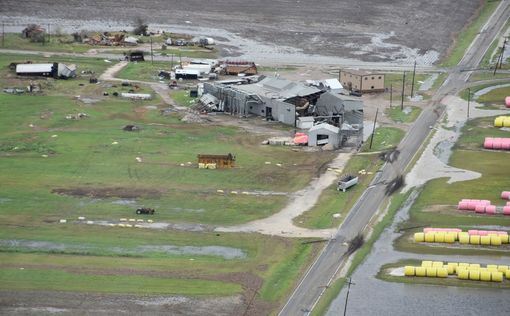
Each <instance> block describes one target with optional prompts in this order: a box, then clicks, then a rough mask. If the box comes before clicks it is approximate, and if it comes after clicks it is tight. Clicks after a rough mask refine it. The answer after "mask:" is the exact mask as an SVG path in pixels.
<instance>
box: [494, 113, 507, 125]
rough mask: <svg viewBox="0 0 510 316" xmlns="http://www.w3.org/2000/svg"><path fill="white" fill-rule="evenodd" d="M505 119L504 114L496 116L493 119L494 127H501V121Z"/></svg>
mask: <svg viewBox="0 0 510 316" xmlns="http://www.w3.org/2000/svg"><path fill="white" fill-rule="evenodd" d="M504 121H505V117H504V116H498V117H496V118H495V119H494V127H503V122H504Z"/></svg>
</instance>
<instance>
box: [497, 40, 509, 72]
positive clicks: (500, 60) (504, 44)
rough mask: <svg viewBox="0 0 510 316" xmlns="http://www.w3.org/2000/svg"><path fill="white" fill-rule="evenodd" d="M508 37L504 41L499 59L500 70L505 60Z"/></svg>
mask: <svg viewBox="0 0 510 316" xmlns="http://www.w3.org/2000/svg"><path fill="white" fill-rule="evenodd" d="M507 39H508V38H507V37H505V40H504V41H503V48H501V57H500V59H499V69H501V67H502V66H503V58H505V46H506V41H507Z"/></svg>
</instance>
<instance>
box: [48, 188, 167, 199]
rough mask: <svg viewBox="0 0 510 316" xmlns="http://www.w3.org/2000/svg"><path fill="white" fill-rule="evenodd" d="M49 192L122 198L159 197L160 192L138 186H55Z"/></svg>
mask: <svg viewBox="0 0 510 316" xmlns="http://www.w3.org/2000/svg"><path fill="white" fill-rule="evenodd" d="M51 193H55V194H63V195H70V196H78V197H81V196H87V197H94V198H113V197H117V198H123V199H135V198H140V197H145V198H155V197H160V196H161V194H162V192H161V191H158V190H154V189H138V188H122V187H113V188H88V187H82V188H57V189H53V190H51Z"/></svg>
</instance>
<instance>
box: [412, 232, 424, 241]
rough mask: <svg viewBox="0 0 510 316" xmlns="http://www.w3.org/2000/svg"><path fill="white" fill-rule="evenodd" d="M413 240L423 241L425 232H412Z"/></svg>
mask: <svg viewBox="0 0 510 316" xmlns="http://www.w3.org/2000/svg"><path fill="white" fill-rule="evenodd" d="M414 241H416V242H424V241H425V234H424V233H414Z"/></svg>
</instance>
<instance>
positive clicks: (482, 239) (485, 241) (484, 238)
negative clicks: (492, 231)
mask: <svg viewBox="0 0 510 316" xmlns="http://www.w3.org/2000/svg"><path fill="white" fill-rule="evenodd" d="M490 244H491V238H490V237H489V236H480V245H485V246H488V245H490Z"/></svg>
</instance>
